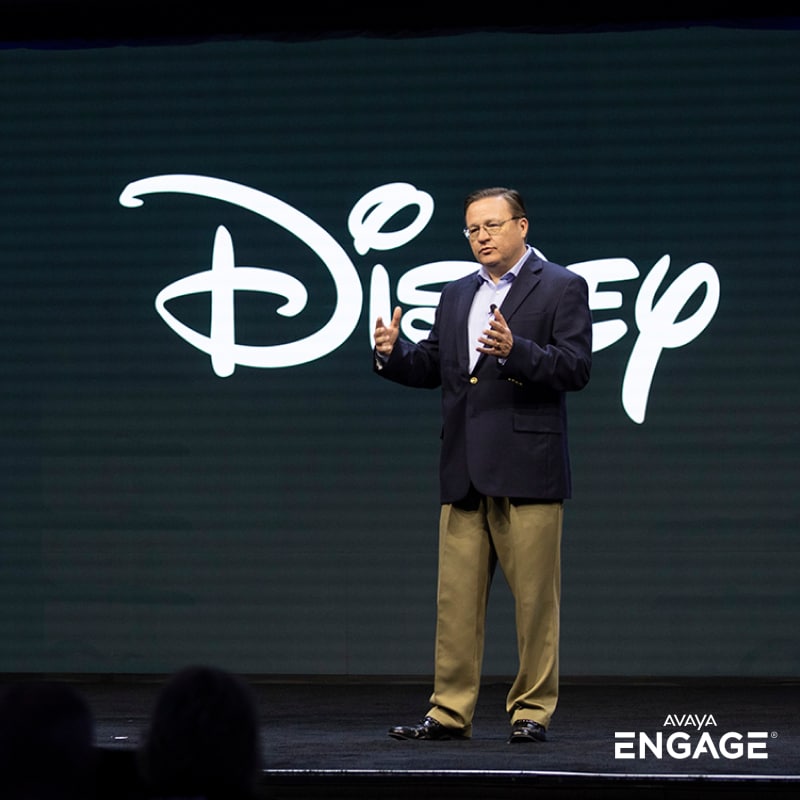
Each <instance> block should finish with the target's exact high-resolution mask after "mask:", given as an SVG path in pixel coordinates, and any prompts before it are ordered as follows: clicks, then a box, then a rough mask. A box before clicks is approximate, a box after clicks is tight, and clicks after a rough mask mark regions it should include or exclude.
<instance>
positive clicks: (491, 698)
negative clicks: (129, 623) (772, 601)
mask: <svg viewBox="0 0 800 800" xmlns="http://www.w3.org/2000/svg"><path fill="white" fill-rule="evenodd" d="M249 682H250V684H251V686H252V687H253V689H254V691H255V694H256V698H257V702H258V707H259V714H260V718H261V720H262V741H263V754H264V769H265V772H264V784H265V787H268V788H269V792H270V796H272V797H276V798H280V797H287V798H288V797H293V798H294V797H304V796H309V795H312V794H313V795H314V796H316V797H320V796H328V797H333V796H336V797H339V796H341V797H345V796H357V794H353V793H354V792H356V793H358V792H362V791H364V792H368V795H369V796H370V798H371V799H372V798H376V797H389V796H396V795H397V794H411V795H412V796H413V797H414V800H420V798H423V797H428V796H431V797H433V796H436V797H438V798H442V797H448V796H453V797H455V796H459V797H461V798H464V797H518V796H527V794H528V793H529V792H530V790H531V788H532V787H533V788H536V789H539V790H542V789H547V790H548V794H549V795H552V796H555V797H566V796H576V795H578V794H579V795H580V796H581V797H584V798H587V797H588V798H591V797H598V798H599V797H603V798H605V797H620V796H625V797H628V796H633V795H634V793H635V794H636V795H637V796H638V795H639V794H640V793H641V792H642V791H647V792H648V793H647V795H646V796H647V797H661V798H663V797H688V796H690V793H691V796H696V795H697V794H698V793H700V792H702V795H703V796H715V795H717V794H718V795H719V796H723V795H724V796H726V797H730V796H732V794H733V795H736V796H739V794H741V796H743V797H744V796H747V797H754V798H760V797H773V796H777V795H779V794H780V795H782V796H787V797H788V796H789V795H790V794H791V795H792V796H796V795H797V793H798V791H800V725H798V721H797V715H798V709H800V681H788V680H787V681H766V682H760V681H751V682H745V681H740V680H735V681H734V680H717V681H698V680H682V681H677V680H676V681H669V680H663V681H655V680H642V681H616V682H607V681H564V682H563V684H562V689H561V700H560V703H559V707H558V710H557V712H556V715H555V717H554V719H553V722H552V725H551V727H550V730H549V731H548V741H547V742H545V743H532V744H530V745H509V744H507V742H506V738H507V736H508V731H509V727H508V722H507V718H506V715H505V711H504V706H505V693H506V691H507V688H508V686H507V684H505V683H502V682H492V683H488V684H486V685H485V686H484V687H483V688H482V691H481V696H480V699H479V704H478V710H477V714H476V719H475V723H474V732H473V738H472V739H471V740H468V741H445V742H409V741H396V740H394V739H392V738H390V737H389V736H388V735H387V730H388V728H389V726H390V725H393V724H398V723H403V724H406V723H412V722H416V721H417V720H418V719H419V718H420V717H421V716H422V715H423V714H424V712H425V711H426V703H427V697H428V694H429V685H427V684H423V683H411V682H408V683H407V682H386V683H376V682H373V681H355V680H352V681H343V680H342V681H340V680H327V681H326V680H321V679H314V680H309V681H305V682H304V681H290V682H289V681H287V682H273V681H269V680H259V679H255V678H251V679H250V681H249ZM76 685H77V688H78V689H79V690H80V691H81V692H82V693H83V695H84V696H85V697H86V699H87V700H88V702H89V704H90V706H91V708H92V710H93V712H94V715H95V719H96V732H97V733H96V740H97V745H98V747H99V748H101V749H103V750H104V751H106V752H109V753H111V754H112V755H113V756H114V757H115V758H118V759H119V758H120V757H128V756H129V755H130V754H132V753H134V752H135V750H136V748H137V747H138V746H139V744H140V743H141V741H142V738H143V735H144V733H145V731H146V727H147V721H148V717H149V714H150V711H151V709H152V707H153V703H154V701H155V697H156V694H157V692H158V689H159V688H160V685H161V684H160V682H159V681H158V680H156V679H153V678H151V679H143V678H140V679H130V678H123V677H121V676H119V677H106V678H104V679H102V680H101V679H99V678H98V679H92V680H83V681H79V682H77V683H76ZM687 715H689V716H687ZM620 733H628V734H630V735H634V736H635V737H636V738H631V736H628V737H620V735H619V734H620ZM640 734H644V735H645V736H646V737H647V739H648V741H650V742H652V743H654V744H655V743H657V742H658V740H659V739H661V741H662V751H661V754H660V757H659V756H658V755H657V754H655V753H653V752H652V750H650V749H647V750H645V757H643V758H642V757H639V755H640V754H639V744H638V742H639V738H638V737H639V736H640ZM675 734H677V736H675V737H674V738H673V740H672V742H673V744H672V748H671V749H670V748H669V747H668V746H667V739H668V738H669V737H670V736H672V735H675ZM736 734H738V735H736ZM748 743H750V744H752V746H753V749H752V750H751V751H750V752H749V753H748V751H747V746H748ZM737 744H738V745H741V749H742V750H743V752H742V753H741V755H737V750H736V746H737ZM623 754H624V755H627V756H629V757H627V758H621V757H620V756H621V755H623ZM120 763H121V762H120ZM358 796H360V795H358ZM365 796H366V795H365Z"/></svg>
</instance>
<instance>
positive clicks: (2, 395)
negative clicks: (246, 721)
mask: <svg viewBox="0 0 800 800" xmlns="http://www.w3.org/2000/svg"><path fill="white" fill-rule="evenodd" d="M0 109H1V110H0V259H1V261H0V282H1V283H0V303H1V304H2V314H1V315H0V337H1V341H2V361H1V362H0V363H1V364H2V377H1V380H2V384H1V385H2V390H1V392H0V430H1V431H2V449H0V458H1V459H2V477H1V478H0V480H2V491H1V492H0V527H1V530H0V641H2V645H1V646H0V670H2V671H5V672H17V673H22V672H60V673H94V672H100V673H153V672H167V671H170V670H172V669H175V668H177V667H179V666H182V665H183V664H185V663H188V662H201V661H202V662H212V663H216V664H219V665H222V666H225V667H228V668H230V669H234V670H237V671H240V672H245V673H251V674H267V675H350V676H364V675H378V676H389V675H392V676H397V675H399V676H408V675H416V676H424V675H427V674H429V672H430V671H431V668H432V649H433V626H434V602H435V582H436V537H437V530H436V528H437V520H438V491H437V488H438V487H437V459H438V448H439V429H440V420H439V396H438V393H437V392H436V391H435V390H434V391H426V390H412V389H407V388H404V387H401V386H397V385H394V384H390V383H388V382H386V381H382V380H380V379H379V378H377V377H376V376H375V375H374V374H373V371H372V359H371V347H372V344H371V331H372V327H373V322H374V319H375V317H376V315H377V314H379V313H386V311H387V310H388V309H389V308H391V307H392V306H394V305H396V304H399V305H401V306H402V307H403V308H404V310H405V316H404V327H403V331H402V333H403V335H404V336H406V337H407V338H410V339H419V338H420V337H422V336H424V335H425V332H426V329H427V328H428V327H429V325H430V321H431V319H432V313H433V309H434V308H435V306H436V302H437V298H438V294H439V292H440V290H441V287H442V285H443V284H444V283H445V282H447V281H449V280H451V279H453V278H454V277H457V276H459V275H462V274H464V273H465V272H467V271H471V270H474V269H475V265H474V264H473V262H472V260H471V254H470V250H469V247H468V244H467V242H466V241H465V240H464V237H463V236H462V227H463V218H462V202H463V197H464V196H465V195H466V194H467V193H468V192H469V191H471V190H473V189H475V188H479V187H483V186H495V185H504V186H512V187H515V188H517V189H518V190H520V191H521V193H522V194H523V196H524V198H525V199H526V202H527V205H528V211H529V213H530V225H531V236H530V243H531V244H532V245H533V246H534V247H536V248H537V249H538V250H539V252H540V253H542V254H544V255H545V256H546V257H547V258H548V259H549V260H551V261H556V262H558V263H560V264H562V265H564V266H566V267H568V268H569V269H572V270H574V271H577V272H579V273H580V274H581V275H583V276H584V277H585V278H586V280H587V282H588V284H589V287H590V296H591V305H592V311H593V318H594V364H593V373H592V379H591V382H590V384H589V386H588V387H587V388H586V389H585V390H584V391H582V392H580V393H576V394H574V395H573V396H571V397H570V406H569V409H570V423H571V428H570V443H571V450H572V461H573V478H574V486H575V493H574V497H573V499H571V500H570V501H568V504H567V511H566V518H565V531H564V540H563V571H564V574H563V608H562V631H563V632H562V673H563V674H565V675H575V676H580V675H615V676H616V675H634V676H638V675H746V676H751V675H769V676H786V675H797V674H798V670H800V649H798V647H797V626H798V617H799V613H798V612H800V596H799V593H798V588H797V586H798V581H797V576H798V574H799V573H800V557H798V553H799V552H800V545H799V544H798V535H797V534H798V523H799V522H800V520H799V518H798V517H799V515H798V508H799V501H798V496H800V492H799V491H798V477H799V476H800V469H798V446H800V435H798V430H799V429H800V426H799V425H798V421H797V417H798V390H799V389H800V381H798V375H797V367H798V350H799V349H800V323H798V313H797V303H798V297H799V296H800V277H799V276H800V268H799V267H798V253H800V236H798V231H800V224H798V221H799V220H800V200H799V199H798V197H799V193H798V186H800V125H799V124H798V123H799V122H800V33H798V32H797V31H781V30H757V29H746V30H745V29H736V28H715V27H713V26H703V27H698V28H692V27H682V28H675V29H663V30H656V29H653V30H638V31H633V30H631V31H617V32H614V31H607V32H575V33H570V32H566V31H565V32H560V33H534V32H531V33H521V32H511V31H509V32H495V33H486V32H474V33H463V34H460V35H440V36H420V37H414V36H411V35H409V36H406V37H398V36H395V37H380V36H374V37H361V36H355V35H354V36H342V35H340V36H335V37H330V38H326V37H324V36H320V37H318V38H316V39H314V40H301V39H296V40H291V41H290V40H285V41H281V40H279V39H266V38H265V39H260V40H256V39H246V38H240V39H232V40H218V41H215V40H208V41H198V42H195V43H178V42H173V43H169V42H162V43H159V42H152V43H149V44H148V43H140V44H137V43H135V42H130V43H118V44H112V43H109V44H108V45H105V46H103V45H96V46H91V47H88V46H87V47H77V46H63V47H35V46H31V47H23V46H9V47H6V48H4V49H2V50H0ZM488 635H489V641H488V643H487V649H486V662H485V673H486V674H487V675H508V674H512V673H513V672H514V671H515V637H514V622H513V605H512V603H511V601H510V598H509V596H508V590H507V587H505V585H504V583H503V579H502V576H500V575H498V577H497V580H496V585H495V591H494V592H493V595H492V600H491V606H490V620H489V634H488Z"/></svg>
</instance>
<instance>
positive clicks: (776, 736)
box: [769, 731, 778, 739]
mask: <svg viewBox="0 0 800 800" xmlns="http://www.w3.org/2000/svg"><path fill="white" fill-rule="evenodd" d="M769 738H770V739H777V738H778V731H772V733H771V734H770V735H769Z"/></svg>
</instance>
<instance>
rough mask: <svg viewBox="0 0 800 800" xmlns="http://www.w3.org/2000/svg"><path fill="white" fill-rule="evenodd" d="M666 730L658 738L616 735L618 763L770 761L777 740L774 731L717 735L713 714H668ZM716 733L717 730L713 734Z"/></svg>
mask: <svg viewBox="0 0 800 800" xmlns="http://www.w3.org/2000/svg"><path fill="white" fill-rule="evenodd" d="M661 727H662V730H660V731H656V732H655V733H654V734H649V733H645V732H644V731H616V732H615V733H614V758H615V759H638V760H641V761H645V760H648V759H656V760H661V759H664V758H672V759H678V760H685V759H692V760H698V759H700V758H701V757H710V758H713V759H715V760H719V759H725V760H736V759H740V758H743V759H746V760H759V759H768V758H769V752H768V750H767V743H768V741H769V740H770V739H775V738H777V736H778V734H777V733H775V732H774V731H772V732H769V731H745V732H739V731H733V730H728V731H725V732H723V733H720V732H718V731H717V728H718V725H717V721H716V719H715V717H714V715H713V714H667V716H666V718H665V720H664V722H663V723H662V726H661ZM711 729H713V730H711Z"/></svg>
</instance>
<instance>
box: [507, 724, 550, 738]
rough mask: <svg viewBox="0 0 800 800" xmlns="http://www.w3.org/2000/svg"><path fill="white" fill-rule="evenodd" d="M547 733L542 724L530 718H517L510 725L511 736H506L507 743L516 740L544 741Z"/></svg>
mask: <svg viewBox="0 0 800 800" xmlns="http://www.w3.org/2000/svg"><path fill="white" fill-rule="evenodd" d="M546 741H547V735H546V733H545V730H544V726H543V725H540V724H539V723H538V722H534V721H533V720H532V719H518V720H517V721H516V722H515V723H514V724H513V725H512V726H511V736H509V737H508V743H509V744H517V743H518V742H546Z"/></svg>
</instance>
